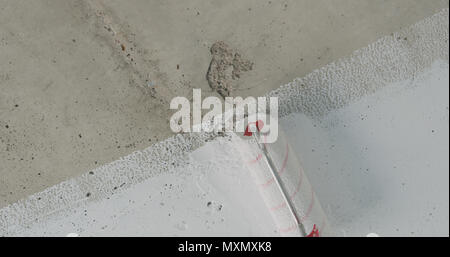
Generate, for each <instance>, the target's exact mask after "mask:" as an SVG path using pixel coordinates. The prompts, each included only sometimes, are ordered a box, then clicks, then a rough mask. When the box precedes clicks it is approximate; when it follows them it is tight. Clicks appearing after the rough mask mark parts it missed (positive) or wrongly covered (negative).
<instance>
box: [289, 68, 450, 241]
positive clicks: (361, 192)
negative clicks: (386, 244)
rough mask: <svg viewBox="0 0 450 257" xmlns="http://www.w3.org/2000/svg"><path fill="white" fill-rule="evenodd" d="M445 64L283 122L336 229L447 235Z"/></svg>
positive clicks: (340, 232)
mask: <svg viewBox="0 0 450 257" xmlns="http://www.w3.org/2000/svg"><path fill="white" fill-rule="evenodd" d="M448 70H449V66H448V63H447V62H444V61H438V62H435V63H434V64H433V65H432V67H431V68H429V69H427V70H426V71H424V72H422V73H421V74H417V75H416V77H415V78H414V79H409V80H405V81H402V82H400V83H395V84H391V85H388V86H387V87H386V88H384V89H383V90H380V91H379V92H377V93H375V94H372V95H370V96H366V97H364V98H363V99H361V100H359V101H358V102H355V103H353V104H351V105H349V106H347V107H345V108H342V109H340V110H336V111H333V112H331V113H329V114H328V115H326V116H325V117H323V118H320V119H317V120H312V119H310V118H308V117H306V116H304V115H301V114H292V115H290V116H289V117H287V118H285V119H283V120H282V126H283V127H284V128H286V130H287V134H288V136H289V137H290V138H291V140H292V141H291V145H292V146H293V148H294V149H295V151H296V153H297V154H298V156H299V158H300V159H301V161H302V164H303V167H304V170H305V171H306V173H307V174H308V178H309V179H310V181H311V183H312V184H313V186H314V187H315V189H316V193H317V195H318V198H319V199H320V202H321V204H322V206H323V208H324V209H325V212H326V213H327V216H328V218H329V221H330V223H331V226H333V228H334V229H335V231H336V234H338V235H347V236H362V235H366V234H368V233H371V232H372V231H376V233H378V234H381V235H383V236H415V235H416V236H448V234H449V159H448V156H449V109H448V108H449V98H448V97H449V84H448V83H449V73H448Z"/></svg>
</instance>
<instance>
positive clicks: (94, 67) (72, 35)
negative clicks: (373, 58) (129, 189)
mask: <svg viewBox="0 0 450 257" xmlns="http://www.w3.org/2000/svg"><path fill="white" fill-rule="evenodd" d="M445 7H448V1H446V0H432V1H422V0H414V1H413V0H395V1H389V2H387V1H381V0H375V1H374V0H339V1H313V0H309V1H306V0H305V1H275V0H273V1H237V0H236V1H199V0H194V1H156V0H155V1H144V0H129V1H118V0H112V1H100V0H77V1H69V0H34V1H22V0H17V1H13V0H1V1H0V164H1V165H0V207H1V206H5V205H7V204H9V203H12V202H15V201H17V200H18V199H20V198H23V197H25V196H27V195H29V194H32V193H35V192H38V191H41V190H43V189H44V188H47V187H49V186H51V185H54V184H56V183H58V182H61V181H63V180H66V179H67V178H70V177H74V176H77V175H79V174H82V173H84V172H86V171H88V170H90V169H92V168H94V167H96V166H99V165H101V164H104V163H108V162H110V161H112V160H115V159H118V158H119V157H120V156H124V155H126V154H129V153H131V152H132V151H135V150H138V149H143V148H145V147H147V146H149V145H151V144H152V143H154V142H157V141H159V140H162V139H164V138H166V137H168V136H169V135H171V132H170V130H169V125H168V120H169V118H170V114H171V112H170V111H169V102H170V100H171V99H172V97H174V96H189V97H190V96H191V94H192V88H201V89H203V91H202V93H203V95H204V96H206V95H210V94H215V95H217V94H216V93H215V92H213V91H212V90H211V89H210V87H209V85H208V83H207V80H206V72H207V70H208V66H209V64H210V62H211V54H210V51H209V49H210V47H211V45H212V44H213V43H214V42H217V41H224V42H226V43H227V44H228V45H230V46H231V47H232V48H233V49H237V50H238V51H239V52H240V53H242V54H243V55H244V56H245V57H246V58H247V59H249V60H250V61H251V62H253V63H254V66H253V69H252V70H251V71H248V72H245V73H243V74H242V75H241V77H240V78H239V80H237V82H236V84H235V85H234V87H235V88H234V94H235V95H240V96H247V95H253V96H257V95H262V94H264V93H266V92H268V91H269V90H271V89H275V88H277V87H279V86H280V85H282V84H285V83H287V82H289V81H291V80H293V79H294V78H296V77H300V76H303V75H305V74H307V73H309V72H311V71H312V70H314V69H316V68H318V67H321V66H323V65H325V64H327V63H329V62H331V61H334V60H336V59H338V58H340V57H343V56H346V55H348V54H350V53H351V52H352V51H354V50H355V49H358V48H360V47H362V46H365V45H367V44H369V43H370V42H372V41H374V40H375V39H377V38H378V37H380V36H382V35H386V34H390V33H391V32H393V31H396V30H399V29H400V28H402V27H405V26H408V25H410V24H412V23H414V22H416V21H418V20H420V19H422V18H424V17H427V16H430V15H431V14H433V13H435V12H437V11H439V10H440V9H442V8H445Z"/></svg>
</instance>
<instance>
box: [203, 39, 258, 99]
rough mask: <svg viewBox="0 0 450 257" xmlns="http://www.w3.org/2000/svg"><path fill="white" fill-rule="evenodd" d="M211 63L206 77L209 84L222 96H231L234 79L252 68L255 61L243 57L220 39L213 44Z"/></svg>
mask: <svg viewBox="0 0 450 257" xmlns="http://www.w3.org/2000/svg"><path fill="white" fill-rule="evenodd" d="M210 51H211V55H212V59H211V63H210V65H209V69H208V73H207V75H206V79H207V80H208V84H209V86H210V87H211V88H212V89H213V90H216V91H217V93H219V94H220V95H221V96H223V97H226V96H230V95H231V94H232V91H233V85H232V83H231V82H232V80H237V79H239V78H240V76H241V72H245V71H249V70H252V68H253V63H252V62H251V61H249V60H246V59H244V58H242V57H241V55H240V54H239V53H238V52H237V51H236V50H233V49H231V48H230V47H229V46H228V45H227V44H226V43H225V42H223V41H218V42H216V43H214V44H213V45H212V46H211V50H210Z"/></svg>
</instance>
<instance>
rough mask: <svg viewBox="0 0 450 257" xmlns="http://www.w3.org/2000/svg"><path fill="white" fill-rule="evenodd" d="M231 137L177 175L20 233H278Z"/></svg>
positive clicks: (190, 159)
mask: <svg viewBox="0 0 450 257" xmlns="http://www.w3.org/2000/svg"><path fill="white" fill-rule="evenodd" d="M236 139H237V138H235V139H234V140H236ZM229 140H231V139H229V138H219V139H218V140H215V141H214V142H211V143H208V144H206V145H205V146H204V147H201V148H199V149H198V150H196V151H194V152H192V153H191V154H190V155H189V157H188V158H187V163H188V164H187V165H185V166H183V167H181V168H177V169H175V170H174V174H163V175H159V176H156V177H154V178H152V179H148V180H146V181H144V182H143V183H139V184H136V185H135V186H133V187H132V188H129V189H127V190H124V191H121V192H118V193H116V194H113V195H112V196H110V197H108V198H107V199H103V200H99V201H94V202H90V203H88V204H87V205H85V206H83V207H78V208H74V209H70V210H67V211H64V212H62V213H59V214H57V215H50V217H47V218H46V219H45V220H43V221H42V222H39V223H35V224H34V225H32V226H30V227H29V228H28V229H26V230H24V231H21V232H20V235H21V236H64V235H66V234H71V233H76V234H78V235H79V236H183V235H184V236H186V235H188V236H202V235H210V236H218V235H221V236H252V235H253V236H270V235H276V234H277V233H276V226H275V224H274V222H273V220H272V218H271V216H270V214H269V211H268V210H267V208H265V205H264V203H263V201H262V199H261V196H260V195H259V193H258V191H257V188H256V187H255V185H254V182H253V181H252V179H251V177H250V173H249V171H248V170H247V169H246V168H245V167H244V166H245V165H244V163H243V162H242V161H241V159H240V158H239V153H237V152H236V151H235V149H234V147H233V146H234V143H232V142H230V141H229ZM218 156H221V158H217V157H218Z"/></svg>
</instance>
